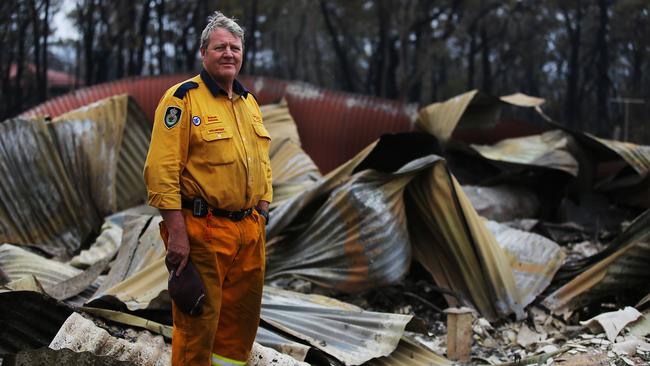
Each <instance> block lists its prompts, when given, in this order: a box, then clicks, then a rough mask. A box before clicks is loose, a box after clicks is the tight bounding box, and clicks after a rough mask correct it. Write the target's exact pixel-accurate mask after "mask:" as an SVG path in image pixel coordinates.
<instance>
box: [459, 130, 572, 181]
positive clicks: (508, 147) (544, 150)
mask: <svg viewBox="0 0 650 366" xmlns="http://www.w3.org/2000/svg"><path fill="white" fill-rule="evenodd" d="M571 144H572V140H571V137H570V136H569V135H567V134H566V133H565V132H564V131H561V130H553V131H548V132H544V133H542V134H540V135H533V136H526V137H518V138H512V139H505V140H502V141H500V142H498V143H496V144H495V145H490V146H486V145H471V147H472V148H473V149H474V150H476V151H477V152H478V153H479V154H481V156H483V157H484V158H486V159H490V160H495V161H502V162H507V163H514V164H523V165H532V166H539V167H545V168H550V169H557V170H561V171H564V172H567V173H569V174H571V175H572V176H577V175H578V161H577V160H576V159H575V157H573V155H572V154H571V152H570V145H571Z"/></svg>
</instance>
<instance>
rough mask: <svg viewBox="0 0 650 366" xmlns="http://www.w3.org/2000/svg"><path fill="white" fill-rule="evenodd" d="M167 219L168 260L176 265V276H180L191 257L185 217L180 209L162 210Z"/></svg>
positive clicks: (164, 218)
mask: <svg viewBox="0 0 650 366" xmlns="http://www.w3.org/2000/svg"><path fill="white" fill-rule="evenodd" d="M160 214H161V215H162V217H163V220H165V226H167V232H168V233H169V237H168V238H167V261H168V262H169V263H171V264H172V265H174V266H176V276H180V274H181V273H182V272H183V269H184V268H185V266H186V265H187V261H188V260H189V258H190V242H189V239H188V237H187V229H186V228H185V219H184V218H183V214H182V213H181V211H178V210H160Z"/></svg>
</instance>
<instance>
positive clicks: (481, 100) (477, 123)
mask: <svg viewBox="0 0 650 366" xmlns="http://www.w3.org/2000/svg"><path fill="white" fill-rule="evenodd" d="M543 103H544V99H540V98H535V97H531V96H528V95H525V94H521V93H517V94H512V95H507V96H503V97H500V98H499V97H494V96H491V95H488V94H485V93H482V92H479V91H478V90H471V91H469V92H466V93H463V94H460V95H457V96H455V97H453V98H451V99H448V100H446V101H444V102H438V103H433V104H430V105H428V106H426V107H424V108H422V109H421V110H420V111H419V115H418V119H417V123H418V125H419V126H420V128H422V129H423V130H424V131H426V132H428V133H430V134H432V135H434V136H436V138H437V139H438V140H439V141H441V142H447V141H448V140H449V139H450V138H451V137H452V135H455V136H457V137H460V136H461V135H458V134H457V133H462V131H461V130H463V129H464V130H470V131H476V130H486V129H487V128H492V127H495V126H496V125H497V123H498V120H499V118H500V111H501V107H502V106H503V105H513V106H518V107H524V108H537V107H539V106H540V105H541V104H543ZM456 129H458V130H459V131H456ZM511 133H512V132H510V133H509V134H508V137H512V136H513V135H512V134H511Z"/></svg>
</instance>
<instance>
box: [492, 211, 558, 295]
mask: <svg viewBox="0 0 650 366" xmlns="http://www.w3.org/2000/svg"><path fill="white" fill-rule="evenodd" d="M485 224H486V226H487V228H488V229H489V230H490V231H491V232H492V234H494V237H495V238H496V240H497V242H498V243H499V245H500V246H501V247H502V248H503V249H505V251H506V253H507V254H508V257H509V258H510V264H511V266H512V272H513V275H514V277H515V282H516V284H517V289H519V296H520V298H521V302H522V304H523V305H524V306H528V304H530V303H532V302H533V300H535V298H536V297H537V295H539V294H540V293H541V292H542V291H544V289H546V288H547V287H548V285H550V283H551V280H552V279H553V277H554V276H555V273H556V272H557V271H558V270H559V269H560V266H562V264H563V263H564V259H565V258H566V254H565V253H564V252H563V251H562V249H560V246H559V245H558V244H557V243H555V242H553V241H551V240H549V239H547V238H545V237H543V236H541V235H538V234H535V233H529V232H525V231H521V230H517V229H513V228H511V227H509V226H506V225H503V224H499V223H497V222H494V221H487V222H486V223H485Z"/></svg>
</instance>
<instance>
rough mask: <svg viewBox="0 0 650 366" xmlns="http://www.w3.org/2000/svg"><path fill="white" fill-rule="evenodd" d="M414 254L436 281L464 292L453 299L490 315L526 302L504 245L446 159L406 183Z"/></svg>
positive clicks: (518, 311) (502, 313)
mask: <svg viewBox="0 0 650 366" xmlns="http://www.w3.org/2000/svg"><path fill="white" fill-rule="evenodd" d="M406 196H407V209H408V213H409V216H408V218H409V220H408V222H409V233H410V237H411V240H412V241H413V253H414V258H415V259H416V260H418V261H419V262H420V263H422V265H423V266H424V267H425V268H426V269H427V270H428V271H429V272H430V273H431V274H432V276H433V279H434V280H435V282H436V284H437V285H438V286H440V287H443V288H446V289H449V290H451V291H452V292H453V293H455V294H457V295H458V296H459V297H460V298H451V297H447V301H448V302H449V303H450V305H456V304H458V303H459V302H460V303H461V304H463V303H469V304H473V305H474V306H475V307H476V308H477V310H478V311H479V312H480V313H481V315H483V316H484V317H486V318H488V319H497V318H500V317H504V316H506V315H508V314H511V313H515V314H516V316H517V317H518V318H521V317H523V315H524V312H523V304H522V301H521V297H520V294H519V293H520V291H519V289H518V288H517V286H516V283H515V279H514V276H513V272H512V268H511V264H510V262H509V260H508V258H507V256H506V253H505V251H504V250H503V249H502V248H501V247H500V246H499V244H498V243H497V241H496V239H495V238H494V236H493V235H492V233H490V231H489V230H488V229H487V227H486V226H485V224H484V223H483V221H482V219H481V218H480V217H479V216H478V214H477V213H476V211H475V210H474V208H473V207H472V205H471V203H470V202H469V199H468V198H467V196H465V194H464V193H463V191H462V189H461V187H460V184H458V182H457V181H456V179H455V178H454V177H453V175H451V173H450V172H449V170H448V169H447V166H446V164H445V162H444V161H443V160H441V161H439V162H438V163H437V164H435V165H433V167H432V169H429V170H427V171H425V172H424V173H423V174H422V175H420V176H418V177H417V178H416V179H414V180H413V182H412V183H411V184H410V185H409V186H408V187H407V189H406Z"/></svg>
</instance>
